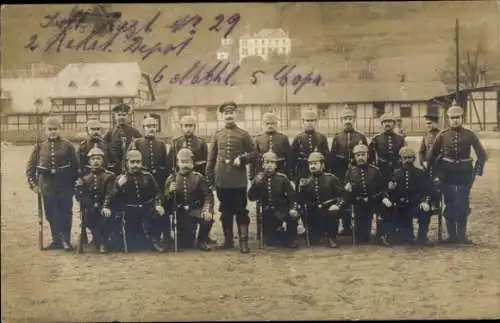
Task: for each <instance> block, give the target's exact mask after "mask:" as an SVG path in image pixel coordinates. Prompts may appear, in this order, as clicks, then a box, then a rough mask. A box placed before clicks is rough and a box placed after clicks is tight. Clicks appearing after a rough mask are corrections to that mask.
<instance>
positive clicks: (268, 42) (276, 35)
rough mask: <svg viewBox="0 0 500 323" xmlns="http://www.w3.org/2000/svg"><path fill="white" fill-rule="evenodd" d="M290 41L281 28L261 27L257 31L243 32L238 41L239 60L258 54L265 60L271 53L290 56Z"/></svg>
mask: <svg viewBox="0 0 500 323" xmlns="http://www.w3.org/2000/svg"><path fill="white" fill-rule="evenodd" d="M291 50H292V41H291V39H290V37H288V34H287V33H286V32H285V31H284V30H283V29H281V28H279V29H261V30H260V31H259V32H258V33H256V34H253V35H250V34H245V35H243V36H242V37H241V38H240V41H239V61H240V62H241V61H242V60H243V59H244V58H245V57H248V56H260V57H262V58H263V59H264V60H267V59H268V58H269V56H270V55H271V53H273V52H274V53H276V54H278V55H284V56H290V53H291Z"/></svg>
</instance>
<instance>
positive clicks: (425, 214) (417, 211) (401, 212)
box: [388, 146, 431, 245]
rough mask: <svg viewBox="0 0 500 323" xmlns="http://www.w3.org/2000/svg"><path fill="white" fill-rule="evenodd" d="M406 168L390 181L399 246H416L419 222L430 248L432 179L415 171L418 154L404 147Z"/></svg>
mask: <svg viewBox="0 0 500 323" xmlns="http://www.w3.org/2000/svg"><path fill="white" fill-rule="evenodd" d="M399 156H400V157H401V163H402V167H401V168H399V169H397V170H395V171H394V173H393V174H392V177H391V179H390V181H389V185H388V188H389V199H390V201H391V202H392V205H393V206H392V207H393V208H394V209H395V210H394V218H393V220H394V229H395V238H396V241H397V242H400V243H404V244H412V243H413V219H414V218H417V219H418V239H417V241H418V242H419V243H420V244H424V245H429V244H430V243H429V240H428V239H427V232H428V231H429V222H430V206H429V203H430V199H431V198H430V193H431V190H430V187H431V185H430V179H429V177H428V176H427V175H426V174H425V172H424V171H423V170H421V169H419V168H417V167H415V165H414V162H415V159H416V156H415V151H414V150H413V149H411V148H410V147H407V146H405V147H403V148H401V150H400V151H399Z"/></svg>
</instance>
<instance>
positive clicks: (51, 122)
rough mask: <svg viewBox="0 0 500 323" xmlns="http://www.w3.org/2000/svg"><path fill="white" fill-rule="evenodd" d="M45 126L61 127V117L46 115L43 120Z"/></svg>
mask: <svg viewBox="0 0 500 323" xmlns="http://www.w3.org/2000/svg"><path fill="white" fill-rule="evenodd" d="M45 126H47V127H57V128H61V119H59V118H57V117H48V118H47V119H46V120H45Z"/></svg>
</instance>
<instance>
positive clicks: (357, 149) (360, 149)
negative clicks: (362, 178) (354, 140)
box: [352, 142, 368, 154]
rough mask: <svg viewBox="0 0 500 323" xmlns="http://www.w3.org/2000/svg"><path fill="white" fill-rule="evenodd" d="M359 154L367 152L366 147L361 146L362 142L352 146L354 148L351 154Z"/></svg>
mask: <svg viewBox="0 0 500 323" xmlns="http://www.w3.org/2000/svg"><path fill="white" fill-rule="evenodd" d="M360 152H365V153H367V152H368V146H367V145H365V144H363V143H362V142H359V143H358V144H357V145H356V146H354V148H353V149H352V153H353V154H357V153H360Z"/></svg>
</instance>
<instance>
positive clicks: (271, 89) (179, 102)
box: [168, 82, 447, 106]
mask: <svg viewBox="0 0 500 323" xmlns="http://www.w3.org/2000/svg"><path fill="white" fill-rule="evenodd" d="M273 83H274V84H260V85H259V86H251V85H250V86H233V87H226V86H218V85H197V86H187V85H186V86H178V87H176V89H175V90H174V91H173V92H172V94H171V95H170V97H169V102H168V105H169V106H214V105H218V104H220V103H221V102H223V101H235V102H236V103H238V104H245V105H250V104H256V105H258V104H280V103H284V101H285V88H284V87H283V88H282V87H280V86H279V85H278V83H277V82H273ZM293 91H294V87H293V86H292V85H289V86H288V89H287V93H286V97H287V102H288V103H289V104H309V103H310V104H319V103H349V102H353V103H354V102H377V101H386V102H401V101H403V102H404V101H413V102H415V101H427V100H429V99H431V98H433V97H436V96H440V95H443V94H445V93H447V91H446V88H445V86H444V85H443V84H442V83H440V82H431V83H410V82H409V83H405V86H404V88H401V83H399V82H352V83H349V82H344V83H333V84H329V85H326V86H315V85H305V86H304V87H303V88H302V89H301V90H300V91H299V92H298V93H297V94H295V95H294V94H293Z"/></svg>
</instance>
